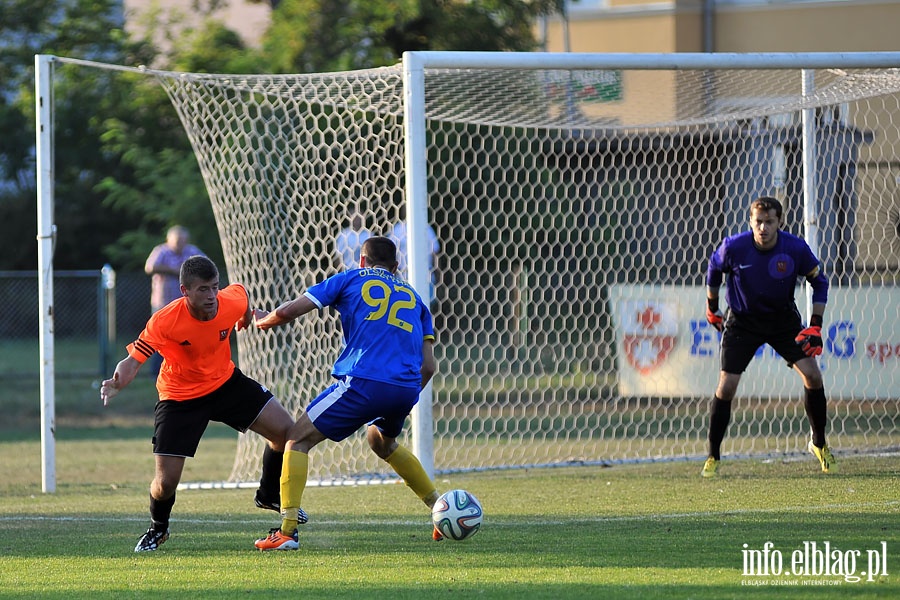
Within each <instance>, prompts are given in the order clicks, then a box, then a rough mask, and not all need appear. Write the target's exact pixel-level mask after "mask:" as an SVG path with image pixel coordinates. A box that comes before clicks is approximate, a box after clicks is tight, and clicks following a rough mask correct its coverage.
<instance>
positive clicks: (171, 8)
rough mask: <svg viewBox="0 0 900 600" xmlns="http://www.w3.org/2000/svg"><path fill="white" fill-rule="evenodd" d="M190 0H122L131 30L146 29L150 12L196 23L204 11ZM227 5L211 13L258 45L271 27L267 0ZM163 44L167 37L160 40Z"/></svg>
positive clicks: (170, 20)
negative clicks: (194, 7) (199, 11)
mask: <svg viewBox="0 0 900 600" xmlns="http://www.w3.org/2000/svg"><path fill="white" fill-rule="evenodd" d="M193 4H194V3H193V2H192V1H191V0H123V5H124V7H125V22H126V28H127V29H128V30H129V31H131V32H139V31H142V30H143V29H144V27H145V26H144V23H145V22H146V19H147V18H148V16H150V15H154V16H156V17H157V19H162V21H163V22H168V23H172V24H173V25H174V26H175V27H176V28H177V27H182V28H186V27H196V26H197V25H198V24H200V22H201V21H202V15H201V14H200V13H198V12H197V11H195V10H194V9H193V8H192V5H193ZM225 4H226V6H225V8H223V9H221V10H218V11H215V12H214V13H212V14H211V16H212V17H213V18H215V19H217V20H220V21H222V22H223V23H224V24H225V25H227V26H228V28H229V29H232V30H233V31H235V32H237V33H238V34H239V35H240V36H241V38H242V39H243V40H244V42H245V43H246V44H247V45H248V46H254V47H257V46H259V44H260V41H261V40H262V36H263V34H264V33H265V31H266V29H267V28H268V27H269V22H270V20H271V13H272V10H271V8H270V7H269V3H268V2H260V3H250V2H247V0H227V2H225ZM157 41H158V42H159V43H160V44H162V43H164V40H157Z"/></svg>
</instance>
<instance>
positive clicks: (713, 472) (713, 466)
mask: <svg viewBox="0 0 900 600" xmlns="http://www.w3.org/2000/svg"><path fill="white" fill-rule="evenodd" d="M718 474H719V461H718V460H716V459H715V458H713V457H712V456H710V457H709V458H707V459H706V462H705V463H703V469H702V470H701V471H700V476H701V477H705V478H707V479H708V478H710V477H716V476H718Z"/></svg>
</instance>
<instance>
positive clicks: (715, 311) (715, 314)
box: [706, 298, 725, 331]
mask: <svg viewBox="0 0 900 600" xmlns="http://www.w3.org/2000/svg"><path fill="white" fill-rule="evenodd" d="M706 322H707V323H709V324H710V325H712V326H713V327H715V328H716V331H722V330H723V329H725V315H723V314H722V311H721V310H719V299H718V298H715V299H712V298H707V299H706Z"/></svg>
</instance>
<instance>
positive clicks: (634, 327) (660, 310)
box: [619, 300, 678, 375]
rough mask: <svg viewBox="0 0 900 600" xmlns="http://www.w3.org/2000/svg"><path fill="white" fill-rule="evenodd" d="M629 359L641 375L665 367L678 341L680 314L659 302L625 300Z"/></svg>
mask: <svg viewBox="0 0 900 600" xmlns="http://www.w3.org/2000/svg"><path fill="white" fill-rule="evenodd" d="M619 314H620V315H622V324H621V325H622V327H621V330H622V333H623V335H624V339H623V342H624V346H625V357H626V358H627V360H628V364H630V365H631V366H632V367H633V368H634V369H636V370H637V371H638V372H640V373H641V374H644V375H646V374H647V373H650V372H651V371H653V370H654V369H656V368H657V367H659V366H660V365H661V364H663V363H664V362H665V361H666V359H667V358H668V357H669V354H671V353H672V350H674V349H675V346H676V342H677V340H678V319H677V314H678V311H677V309H676V306H675V305H674V304H671V303H668V302H661V301H658V300H623V301H622V305H621V311H620V313H619Z"/></svg>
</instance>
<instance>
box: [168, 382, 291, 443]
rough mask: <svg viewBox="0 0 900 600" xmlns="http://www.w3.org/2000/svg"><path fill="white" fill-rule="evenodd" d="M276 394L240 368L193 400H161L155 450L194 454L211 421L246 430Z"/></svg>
mask: <svg viewBox="0 0 900 600" xmlns="http://www.w3.org/2000/svg"><path fill="white" fill-rule="evenodd" d="M272 397H273V394H272V392H270V391H269V390H267V389H266V388H265V386H263V385H262V384H260V383H257V382H256V381H254V380H253V379H250V378H249V377H247V376H246V375H244V374H243V373H241V371H240V370H239V369H237V368H235V370H234V373H233V374H232V375H231V377H230V378H229V379H228V381H226V382H225V383H223V384H222V386H221V387H219V389H217V390H215V391H214V392H212V393H209V394H207V395H205V396H201V397H199V398H196V399H194V400H181V401H176V400H160V401H159V402H157V403H156V410H155V412H156V417H155V419H154V424H153V453H154V454H165V455H168V456H194V453H195V452H197V446H199V445H200V438H201V437H203V432H204V431H206V426H207V425H209V422H210V421H217V422H219V423H224V424H226V425H228V426H229V427H231V428H232V429H236V430H238V431H240V432H241V433H243V432H245V431H247V429H249V428H250V426H251V425H253V422H254V421H256V418H257V417H259V414H260V413H261V412H262V410H263V408H264V407H265V406H266V404H267V403H268V402H269V400H271V399H272Z"/></svg>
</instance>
